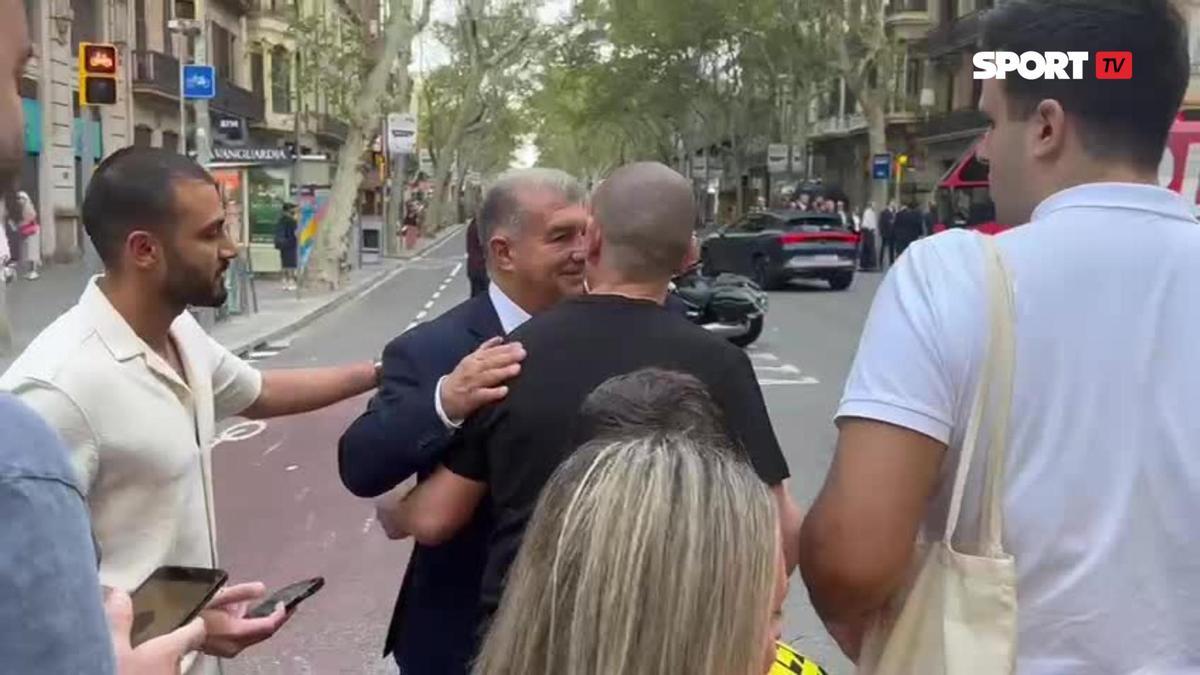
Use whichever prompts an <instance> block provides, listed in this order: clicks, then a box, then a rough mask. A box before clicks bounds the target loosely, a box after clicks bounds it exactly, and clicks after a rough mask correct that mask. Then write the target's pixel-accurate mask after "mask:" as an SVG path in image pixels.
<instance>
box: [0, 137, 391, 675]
mask: <svg viewBox="0 0 1200 675" xmlns="http://www.w3.org/2000/svg"><path fill="white" fill-rule="evenodd" d="M82 218H83V225H84V228H85V229H86V231H87V234H88V236H89V237H90V238H91V241H92V244H93V246H94V247H95V250H96V252H97V254H98V255H99V256H100V259H101V261H102V262H103V264H104V274H103V275H102V276H97V277H95V278H93V279H92V280H91V281H90V282H89V283H88V284H87V287H86V289H85V290H84V292H83V294H82V296H81V297H80V299H79V302H78V303H77V304H76V305H75V306H74V307H72V308H70V309H69V310H67V311H66V312H65V313H63V314H62V315H61V316H59V317H58V318H57V319H56V320H55V321H54V322H53V323H51V324H50V326H48V327H47V328H46V329H45V330H43V331H42V332H41V333H40V334H39V335H38V336H37V337H36V338H35V339H34V340H33V342H32V343H31V344H30V345H29V347H27V348H26V349H25V351H24V352H22V353H21V355H20V356H19V357H18V358H17V360H16V361H15V362H14V363H13V364H12V366H11V367H10V368H9V369H8V371H6V372H5V373H4V374H3V376H0V390H2V391H9V392H12V393H13V394H14V395H16V396H17V397H18V398H19V399H21V401H22V402H23V403H25V404H26V405H28V406H29V407H31V408H33V409H34V410H35V411H36V412H37V413H39V414H40V415H41V416H42V418H43V419H45V420H46V421H47V422H48V423H49V424H50V426H52V427H53V428H54V429H55V431H57V432H58V434H59V436H60V437H61V438H62V439H63V440H64V441H65V442H66V443H67V445H68V446H69V448H70V451H71V459H72V462H73V464H74V469H75V474H76V478H77V484H78V486H79V489H80V491H81V492H82V494H84V495H85V496H86V498H87V503H88V508H89V510H90V513H91V518H92V524H93V527H94V531H95V536H96V540H97V542H98V544H99V546H100V548H101V549H102V551H103V552H104V556H103V559H102V560H101V561H100V579H101V582H102V583H103V584H105V585H107V586H112V587H114V588H117V589H121V590H125V591H132V590H133V589H136V588H137V587H138V586H139V585H140V584H141V583H142V582H143V581H145V580H146V579H147V578H148V577H149V576H150V575H151V574H152V573H153V572H154V570H155V569H157V568H159V567H161V566H164V565H182V566H188V567H209V568H211V567H216V566H217V562H218V556H217V547H216V531H215V529H214V515H213V514H214V507H213V501H212V500H213V493H212V482H211V476H212V471H211V469H212V455H211V451H212V446H213V444H214V438H215V436H216V429H217V425H218V423H219V422H220V421H222V420H225V419H229V418H231V417H233V416H235V415H240V416H243V417H248V418H252V419H266V418H270V417H279V416H283V415H294V414H297V413H301V412H307V411H310V410H315V409H317V408H322V407H325V406H328V405H331V404H333V403H336V402H338V401H342V400H344V399H346V398H350V397H352V396H357V395H358V394H361V393H363V392H366V391H369V390H371V389H373V388H374V387H375V386H376V384H377V382H378V368H377V367H376V365H375V364H374V363H361V364H353V365H347V366H341V367H329V368H312V369H295V370H273V371H267V372H259V371H257V370H255V369H254V368H252V367H250V365H249V364H247V363H246V362H245V361H243V360H242V359H240V358H238V357H237V356H235V355H234V354H232V353H230V352H229V351H228V350H226V349H225V348H224V347H222V346H221V345H220V344H218V343H217V342H216V341H215V340H213V339H212V338H211V337H210V336H209V335H208V334H206V333H205V332H204V329H203V328H201V327H200V324H199V323H197V322H196V320H195V318H193V316H192V314H191V313H190V312H188V311H187V308H188V307H219V306H221V305H222V304H224V302H225V300H226V295H227V291H226V287H225V281H224V275H225V270H226V269H227V268H228V266H229V263H230V261H231V260H233V258H234V257H236V255H237V248H236V246H235V245H234V244H233V242H232V240H230V238H229V232H228V230H227V228H226V227H225V218H224V208H223V204H222V203H221V196H220V192H219V191H218V188H217V184H216V182H215V181H214V180H213V177H212V176H211V175H210V174H209V173H208V172H207V171H205V170H204V169H203V168H202V167H200V166H199V165H198V164H196V163H195V162H194V161H192V160H191V159H189V158H187V157H186V156H184V155H180V154H178V153H176V152H174V151H172V150H164V149H159V148H138V147H127V148H123V149H121V150H118V151H117V152H115V153H113V154H112V155H110V156H109V157H108V158H106V159H105V160H104V161H103V162H101V163H100V166H99V167H97V169H96V172H95V174H94V175H93V176H92V179H91V182H90V183H89V184H88V188H87V192H86V194H85V196H84V200H83V209H82ZM265 595H266V589H265V587H263V586H262V584H259V583H252V584H238V585H235V586H230V587H227V588H226V589H223V597H224V598H226V599H231V598H232V600H231V602H234V601H236V602H234V604H231V605H225V606H223V607H222V608H220V609H219V610H213V611H206V612H204V613H203V614H202V615H203V616H204V619H205V624H206V627H207V633H208V636H207V638H206V641H205V644H204V650H203V651H204V653H205V654H208V655H210V656H214V657H230V656H234V655H236V654H237V653H239V652H240V651H241V650H242V649H244V648H246V647H248V646H250V645H252V644H255V643H258V642H261V641H262V640H265V639H267V638H268V637H270V636H271V635H272V634H274V632H275V631H277V630H278V629H279V628H280V627H281V626H282V625H283V623H284V622H285V621H286V620H287V616H288V615H287V614H286V613H285V612H284V611H283V607H282V605H281V606H280V607H279V608H278V609H277V611H275V612H274V613H272V614H271V615H270V616H268V617H265V618H261V619H247V618H245V612H246V611H247V609H248V608H249V607H250V606H251V603H254V602H258V601H261V600H262V599H263V598H264V597H265ZM216 668H217V664H216V660H215V659H209V658H202V659H199V660H198V661H197V665H196V670H195V671H193V672H202V673H209V672H212V671H213V670H215V669H216Z"/></svg>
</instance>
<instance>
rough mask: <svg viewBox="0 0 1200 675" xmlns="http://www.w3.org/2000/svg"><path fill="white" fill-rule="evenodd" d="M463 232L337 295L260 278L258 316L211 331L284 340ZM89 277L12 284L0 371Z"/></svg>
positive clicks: (354, 278) (49, 273)
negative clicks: (9, 335) (7, 344)
mask: <svg viewBox="0 0 1200 675" xmlns="http://www.w3.org/2000/svg"><path fill="white" fill-rule="evenodd" d="M461 231H462V226H461V225H453V226H450V227H448V228H446V229H445V230H443V231H441V232H439V233H438V235H437V236H436V237H434V238H422V239H421V240H420V242H419V243H418V245H417V248H416V250H415V251H414V252H413V253H411V254H409V253H406V254H405V255H404V257H402V258H381V259H380V261H379V262H378V263H376V264H371V265H363V267H362V268H361V269H356V270H352V271H351V272H350V275H349V279H348V281H347V283H346V284H345V285H344V286H343V287H342V288H341V289H339V290H337V291H334V292H327V293H314V292H312V291H305V292H302V293H301V294H300V296H299V297H297V294H296V292H295V291H288V292H284V291H283V289H282V287H281V284H280V282H279V281H278V280H275V279H269V278H267V279H262V278H260V279H256V280H255V284H254V286H255V291H256V293H257V295H258V312H257V313H253V314H247V315H244V316H234V317H231V318H230V319H228V320H226V321H222V322H220V323H218V324H217V325H216V326H214V327H213V328H212V330H211V334H212V336H213V337H214V338H216V340H217V341H218V342H220V343H221V344H223V345H225V347H226V348H227V349H229V350H230V351H232V352H234V353H236V354H243V353H245V352H247V351H250V350H251V349H252V348H254V347H256V346H258V345H261V344H263V343H265V342H270V341H272V340H277V339H279V338H282V337H284V336H285V335H288V334H290V333H292V332H295V331H297V330H299V329H300V328H303V327H304V326H306V325H308V324H309V323H312V322H313V321H315V320H316V319H318V318H320V317H321V316H323V315H325V314H327V313H329V312H331V311H333V310H334V309H336V308H338V307H340V306H341V305H343V304H344V303H347V302H350V301H353V300H354V299H356V298H359V297H361V296H362V295H364V294H365V293H366V292H367V291H369V290H371V288H372V287H374V286H375V285H376V284H379V283H382V282H383V281H384V280H385V279H387V278H390V276H392V275H394V274H396V273H397V272H399V271H400V270H402V269H404V267H405V266H406V265H407V264H408V262H409V261H411V260H414V259H417V258H420V257H422V256H423V255H425V253H427V252H428V251H429V250H430V249H431V248H432V247H434V246H436V245H438V244H440V243H441V242H443V241H445V240H446V239H448V238H450V237H453V236H455V235H456V234H458V233H460V232H461ZM461 248H462V247H451V248H448V249H447V250H449V251H452V252H454V253H458V252H459V251H460V250H461ZM88 278H89V277H88V273H87V269H86V267H85V266H84V264H83V262H82V261H77V262H74V263H70V264H65V265H64V264H59V265H47V266H46V267H44V268H43V269H42V275H41V278H40V279H38V280H37V281H27V280H25V279H20V280H16V281H13V283H11V284H9V285H8V292H7V302H8V312H9V318H10V319H11V321H12V325H13V353H11V354H8V355H0V373H2V372H4V371H5V370H7V369H8V367H9V366H10V365H11V364H12V362H13V361H15V360H16V357H17V355H18V354H20V353H21V350H23V349H24V348H25V347H26V346H28V344H29V343H30V342H31V341H32V340H33V339H34V338H35V337H37V335H38V333H40V332H41V331H42V329H44V328H45V327H46V326H48V325H50V323H51V322H52V321H54V320H55V319H57V318H58V317H59V315H61V314H62V313H63V312H65V311H67V310H68V309H70V308H71V306H72V305H74V304H75V302H76V301H77V300H79V296H80V294H81V293H83V289H84V287H85V286H86V285H87V282H88Z"/></svg>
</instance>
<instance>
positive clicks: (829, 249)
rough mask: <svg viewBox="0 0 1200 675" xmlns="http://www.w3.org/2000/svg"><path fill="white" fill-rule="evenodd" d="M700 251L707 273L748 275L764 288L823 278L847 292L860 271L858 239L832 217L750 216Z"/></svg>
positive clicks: (779, 213) (778, 213) (725, 229)
mask: <svg viewBox="0 0 1200 675" xmlns="http://www.w3.org/2000/svg"><path fill="white" fill-rule="evenodd" d="M700 251H701V260H702V261H703V265H704V269H705V272H706V273H708V274H719V273H721V272H730V273H734V274H744V275H746V276H748V277H750V278H751V279H752V280H754V282H755V283H757V284H758V285H759V286H760V287H762V288H764V289H775V288H779V287H781V286H783V285H784V284H786V283H787V282H788V281H789V280H791V279H823V280H825V281H827V282H829V286H830V287H831V288H833V289H834V290H838V291H840V290H845V289H847V288H849V287H850V284H851V283H852V282H853V281H854V271H855V270H856V269H857V268H858V235H857V234H855V233H853V232H851V231H849V230H847V229H846V228H845V227H844V226H843V225H842V221H841V219H840V218H839V217H838V216H837V214H833V213H815V212H809V211H797V210H791V209H775V210H766V211H760V212H757V213H751V214H749V215H747V216H746V217H745V218H743V219H742V220H740V221H738V222H737V223H734V224H733V225H732V226H729V227H723V228H720V229H718V230H717V231H716V232H715V233H713V234H711V235H709V236H707V237H705V238H704V240H703V242H702V243H701V249H700Z"/></svg>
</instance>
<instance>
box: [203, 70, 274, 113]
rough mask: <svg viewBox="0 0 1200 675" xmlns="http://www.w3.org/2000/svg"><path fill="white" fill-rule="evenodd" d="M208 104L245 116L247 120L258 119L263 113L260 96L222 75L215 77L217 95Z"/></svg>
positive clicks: (262, 103)
mask: <svg viewBox="0 0 1200 675" xmlns="http://www.w3.org/2000/svg"><path fill="white" fill-rule="evenodd" d="M210 105H211V106H212V107H213V108H215V109H217V110H220V111H221V112H225V113H229V114H230V115H237V116H238V117H245V118H246V119H247V120H249V121H259V120H261V119H263V117H264V114H265V112H264V107H265V103H264V102H263V98H262V97H261V96H259V95H257V94H255V93H254V92H252V91H250V90H248V89H243V88H241V87H239V86H237V85H236V84H234V83H233V82H232V81H231V80H229V79H228V78H224V77H221V78H217V95H216V97H215V98H213V100H212V102H211V103H210Z"/></svg>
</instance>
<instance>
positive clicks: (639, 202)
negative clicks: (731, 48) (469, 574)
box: [395, 163, 801, 614]
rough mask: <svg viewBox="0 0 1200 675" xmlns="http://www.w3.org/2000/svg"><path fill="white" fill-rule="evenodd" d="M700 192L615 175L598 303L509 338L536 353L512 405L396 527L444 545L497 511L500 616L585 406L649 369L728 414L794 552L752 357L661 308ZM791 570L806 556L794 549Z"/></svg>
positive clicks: (595, 232) (595, 245)
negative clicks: (698, 391)
mask: <svg viewBox="0 0 1200 675" xmlns="http://www.w3.org/2000/svg"><path fill="white" fill-rule="evenodd" d="M695 222H696V205H695V202H694V201H693V200H692V188H691V184H690V183H689V182H688V181H687V179H685V178H684V177H683V176H680V175H679V174H678V173H676V172H674V171H672V170H671V169H669V168H667V167H666V166H663V165H661V164H650V163H644V164H633V165H630V166H626V167H623V168H621V169H619V170H617V171H616V172H615V173H614V174H613V175H612V176H610V177H609V178H608V180H606V181H605V182H604V183H603V184H602V185H601V186H600V187H599V188H598V189H597V190H596V192H595V194H594V195H593V198H592V204H591V206H590V214H589V221H588V263H587V281H588V288H589V294H588V295H586V296H583V297H580V298H575V299H570V300H566V301H564V302H562V303H560V304H559V305H558V306H556V307H555V308H553V309H550V310H548V311H546V312H544V313H542V314H540V315H538V316H535V317H534V318H533V319H531V320H530V321H529V322H527V323H526V324H524V325H523V326H522V327H521V328H519V329H518V330H516V331H514V332H513V333H512V334H511V335H510V336H509V337H510V339H511V340H515V341H519V342H520V343H521V344H522V345H523V346H524V347H525V351H526V354H527V356H526V358H525V361H524V362H523V363H522V366H521V374H520V375H519V376H518V377H517V378H516V379H515V380H513V381H512V382H511V384H510V386H509V390H508V396H507V397H506V398H505V399H504V400H503V401H501V402H499V403H496V404H493V405H491V406H488V407H485V408H483V409H481V410H480V411H479V412H478V413H476V414H475V415H473V416H472V417H470V418H469V419H468V420H467V422H466V424H465V425H464V427H463V429H462V431H461V433H460V434H459V435H458V437H457V439H456V441H455V443H454V445H453V446H452V447H451V449H450V450H449V451H448V454H447V456H446V460H445V465H444V466H442V467H440V468H439V469H438V470H437V471H436V472H435V473H434V474H433V476H432V477H431V478H430V479H429V480H427V481H425V482H424V483H422V484H421V486H420V487H418V488H417V489H415V490H414V491H413V492H412V493H410V494H409V495H408V496H407V497H406V498H405V499H404V500H403V502H402V503H401V504H400V505H399V507H398V508H397V510H396V513H395V515H396V518H395V521H396V522H395V524H396V525H397V526H398V527H399V528H400V529H401V530H402V531H403V532H404V533H407V534H411V535H412V536H414V537H415V538H416V539H417V541H419V542H420V543H422V544H425V545H437V544H438V543H440V542H442V541H444V540H445V539H447V538H448V537H450V536H452V535H453V534H454V533H455V532H456V531H457V530H458V529H459V528H460V527H462V526H463V525H464V524H465V523H467V522H468V521H469V520H470V519H471V516H472V514H473V513H474V511H475V509H476V508H477V507H478V505H479V504H480V502H481V501H482V499H483V497H484V495H485V494H487V493H489V492H490V493H491V497H492V498H491V499H490V500H489V503H490V508H491V509H492V510H493V513H492V515H493V521H492V522H493V523H494V525H493V527H494V530H493V532H492V536H491V537H490V540H489V541H490V543H489V549H488V560H487V567H486V570H485V573H484V579H483V588H482V606H483V609H484V611H485V612H487V613H489V614H491V613H493V612H494V611H495V609H496V608H497V607H498V606H499V603H500V597H501V594H502V592H503V586H504V578H505V574H506V573H507V571H508V568H509V565H510V564H511V563H512V561H513V559H514V558H515V556H516V552H517V549H518V548H519V546H520V542H521V536H522V534H523V533H524V531H525V526H526V523H527V521H528V519H529V517H530V516H531V515H532V513H533V508H534V506H535V504H536V502H537V498H538V494H539V493H540V492H541V489H542V486H543V485H545V484H546V482H547V480H548V479H549V478H550V475H551V474H552V473H553V472H554V470H555V469H556V468H557V467H558V465H559V464H560V463H562V461H563V460H564V459H566V457H567V456H568V455H569V454H570V453H571V452H573V451H574V449H575V448H576V447H578V445H579V443H580V442H581V441H583V440H586V439H584V438H583V437H582V435H581V433H580V432H579V427H578V419H577V416H578V413H579V409H580V405H581V404H582V403H583V401H584V399H585V398H587V396H588V394H590V393H591V392H592V390H593V389H595V388H596V387H597V386H598V385H599V384H601V383H602V382H604V381H605V380H608V379H609V378H611V377H614V376H617V375H623V374H626V373H631V372H634V371H636V370H640V369H642V368H652V367H657V368H664V369H667V370H674V371H679V372H682V373H686V374H690V375H694V376H695V377H697V378H698V379H699V380H700V381H701V382H703V383H704V384H705V385H706V386H707V388H708V389H709V392H710V393H711V394H712V397H713V399H714V400H715V401H716V402H717V405H719V406H720V407H721V409H722V410H723V412H724V413H725V418H726V423H727V425H726V426H727V431H728V433H729V436H730V439H731V440H733V441H735V443H736V445H737V446H738V447H739V448H740V449H741V450H743V451H744V452H745V454H746V456H747V457H748V458H749V460H750V461H751V463H752V464H753V466H754V469H755V470H756V472H757V473H758V475H759V476H760V477H761V478H762V480H763V481H764V482H765V483H767V484H768V485H770V486H771V488H772V489H773V491H774V493H775V495H776V498H777V499H778V502H779V512H780V516H781V517H780V521H781V528H782V529H783V530H784V532H783V534H784V541H785V542H789V543H792V542H795V541H796V540H797V538H798V533H799V529H800V520H801V516H800V512H799V509H798V508H797V507H796V505H795V503H794V502H793V501H792V499H791V497H790V495H789V493H788V490H787V486H786V482H785V481H786V479H787V478H788V467H787V462H786V461H785V460H784V457H783V453H782V452H781V450H780V448H779V443H778V441H777V440H776V439H775V432H774V431H773V429H772V427H771V420H770V417H769V416H768V414H767V408H766V404H765V403H764V401H763V396H762V392H761V391H760V390H759V387H758V381H757V380H756V379H755V377H754V369H753V367H752V366H751V365H750V360H749V359H748V358H747V357H746V354H745V353H744V352H742V350H740V349H738V348H736V347H734V346H732V345H731V344H729V343H728V342H727V341H725V340H723V339H720V338H718V337H715V336H713V335H711V334H709V333H708V331H705V330H704V329H702V328H699V327H697V326H694V325H692V324H691V323H689V322H688V321H687V320H686V319H684V318H683V317H680V316H678V315H677V314H675V313H672V312H670V311H668V310H666V309H664V308H663V303H664V301H665V299H666V296H667V284H668V283H669V282H670V280H671V278H672V277H673V276H675V275H676V274H678V273H679V272H680V271H682V270H683V269H685V268H686V267H687V266H688V265H689V264H690V263H691V262H692V261H693V260H694V259H695V256H696V245H695V240H694V239H693V224H694V223H695ZM786 553H787V557H788V562H789V571H790V569H791V567H792V566H793V565H794V564H795V560H796V551H794V550H791V548H790V547H789V549H788V550H787V551H786Z"/></svg>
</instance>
